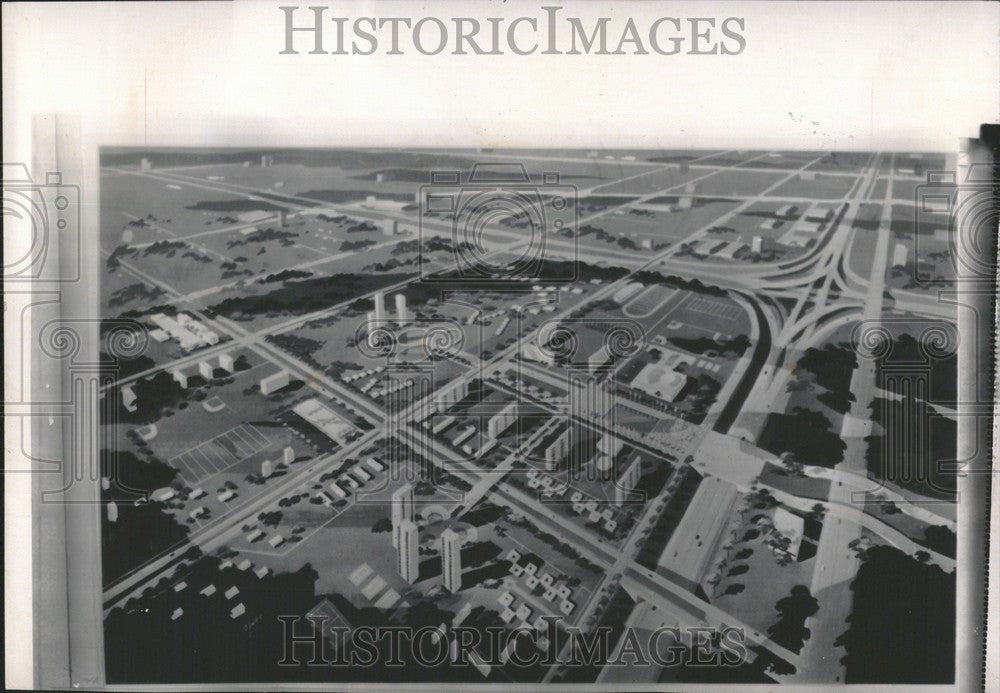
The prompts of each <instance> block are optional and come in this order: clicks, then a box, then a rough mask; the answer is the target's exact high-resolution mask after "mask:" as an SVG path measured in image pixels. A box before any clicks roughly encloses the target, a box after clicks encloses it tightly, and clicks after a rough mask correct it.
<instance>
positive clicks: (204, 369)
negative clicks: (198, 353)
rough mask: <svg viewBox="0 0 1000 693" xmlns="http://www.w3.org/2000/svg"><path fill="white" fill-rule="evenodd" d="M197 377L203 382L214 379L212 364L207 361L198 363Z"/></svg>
mask: <svg viewBox="0 0 1000 693" xmlns="http://www.w3.org/2000/svg"><path fill="white" fill-rule="evenodd" d="M198 375H200V376H201V377H202V378H204V379H205V380H211V379H212V378H214V377H215V369H214V368H212V364H210V363H209V362H208V361H199V362H198Z"/></svg>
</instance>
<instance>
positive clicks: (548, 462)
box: [545, 428, 570, 471]
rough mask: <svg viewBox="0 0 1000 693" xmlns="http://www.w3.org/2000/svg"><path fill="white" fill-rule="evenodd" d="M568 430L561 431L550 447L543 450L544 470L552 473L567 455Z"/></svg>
mask: <svg viewBox="0 0 1000 693" xmlns="http://www.w3.org/2000/svg"><path fill="white" fill-rule="evenodd" d="M569 439H570V429H569V428H567V429H566V430H565V431H563V432H562V433H561V434H560V435H559V437H558V438H556V439H555V440H554V441H553V442H552V444H551V445H549V446H548V447H547V448H545V468H546V469H548V470H549V471H552V470H553V469H555V468H556V465H558V464H559V463H560V462H562V461H563V460H564V459H565V458H566V455H567V454H568V453H569Z"/></svg>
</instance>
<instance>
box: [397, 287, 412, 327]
mask: <svg viewBox="0 0 1000 693" xmlns="http://www.w3.org/2000/svg"><path fill="white" fill-rule="evenodd" d="M409 321H410V314H409V313H408V312H407V311H406V295H405V294H396V322H397V323H399V324H400V325H405V324H406V323H408V322H409Z"/></svg>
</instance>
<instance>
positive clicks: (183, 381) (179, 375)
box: [171, 368, 187, 390]
mask: <svg viewBox="0 0 1000 693" xmlns="http://www.w3.org/2000/svg"><path fill="white" fill-rule="evenodd" d="M171 374H172V375H173V376H174V382H175V383H177V384H178V385H180V386H181V387H182V388H184V389H185V390H186V389H187V376H186V375H184V371H182V370H181V369H180V368H175V369H174V370H173V371H171Z"/></svg>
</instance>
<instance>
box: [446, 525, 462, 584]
mask: <svg viewBox="0 0 1000 693" xmlns="http://www.w3.org/2000/svg"><path fill="white" fill-rule="evenodd" d="M441 578H442V580H443V581H444V587H445V589H446V590H448V591H449V592H451V593H452V594H454V593H456V592H458V591H459V590H461V589H462V536H461V535H460V534H459V533H458V532H456V531H455V530H453V529H450V528H449V529H446V530H444V531H443V532H441Z"/></svg>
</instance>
